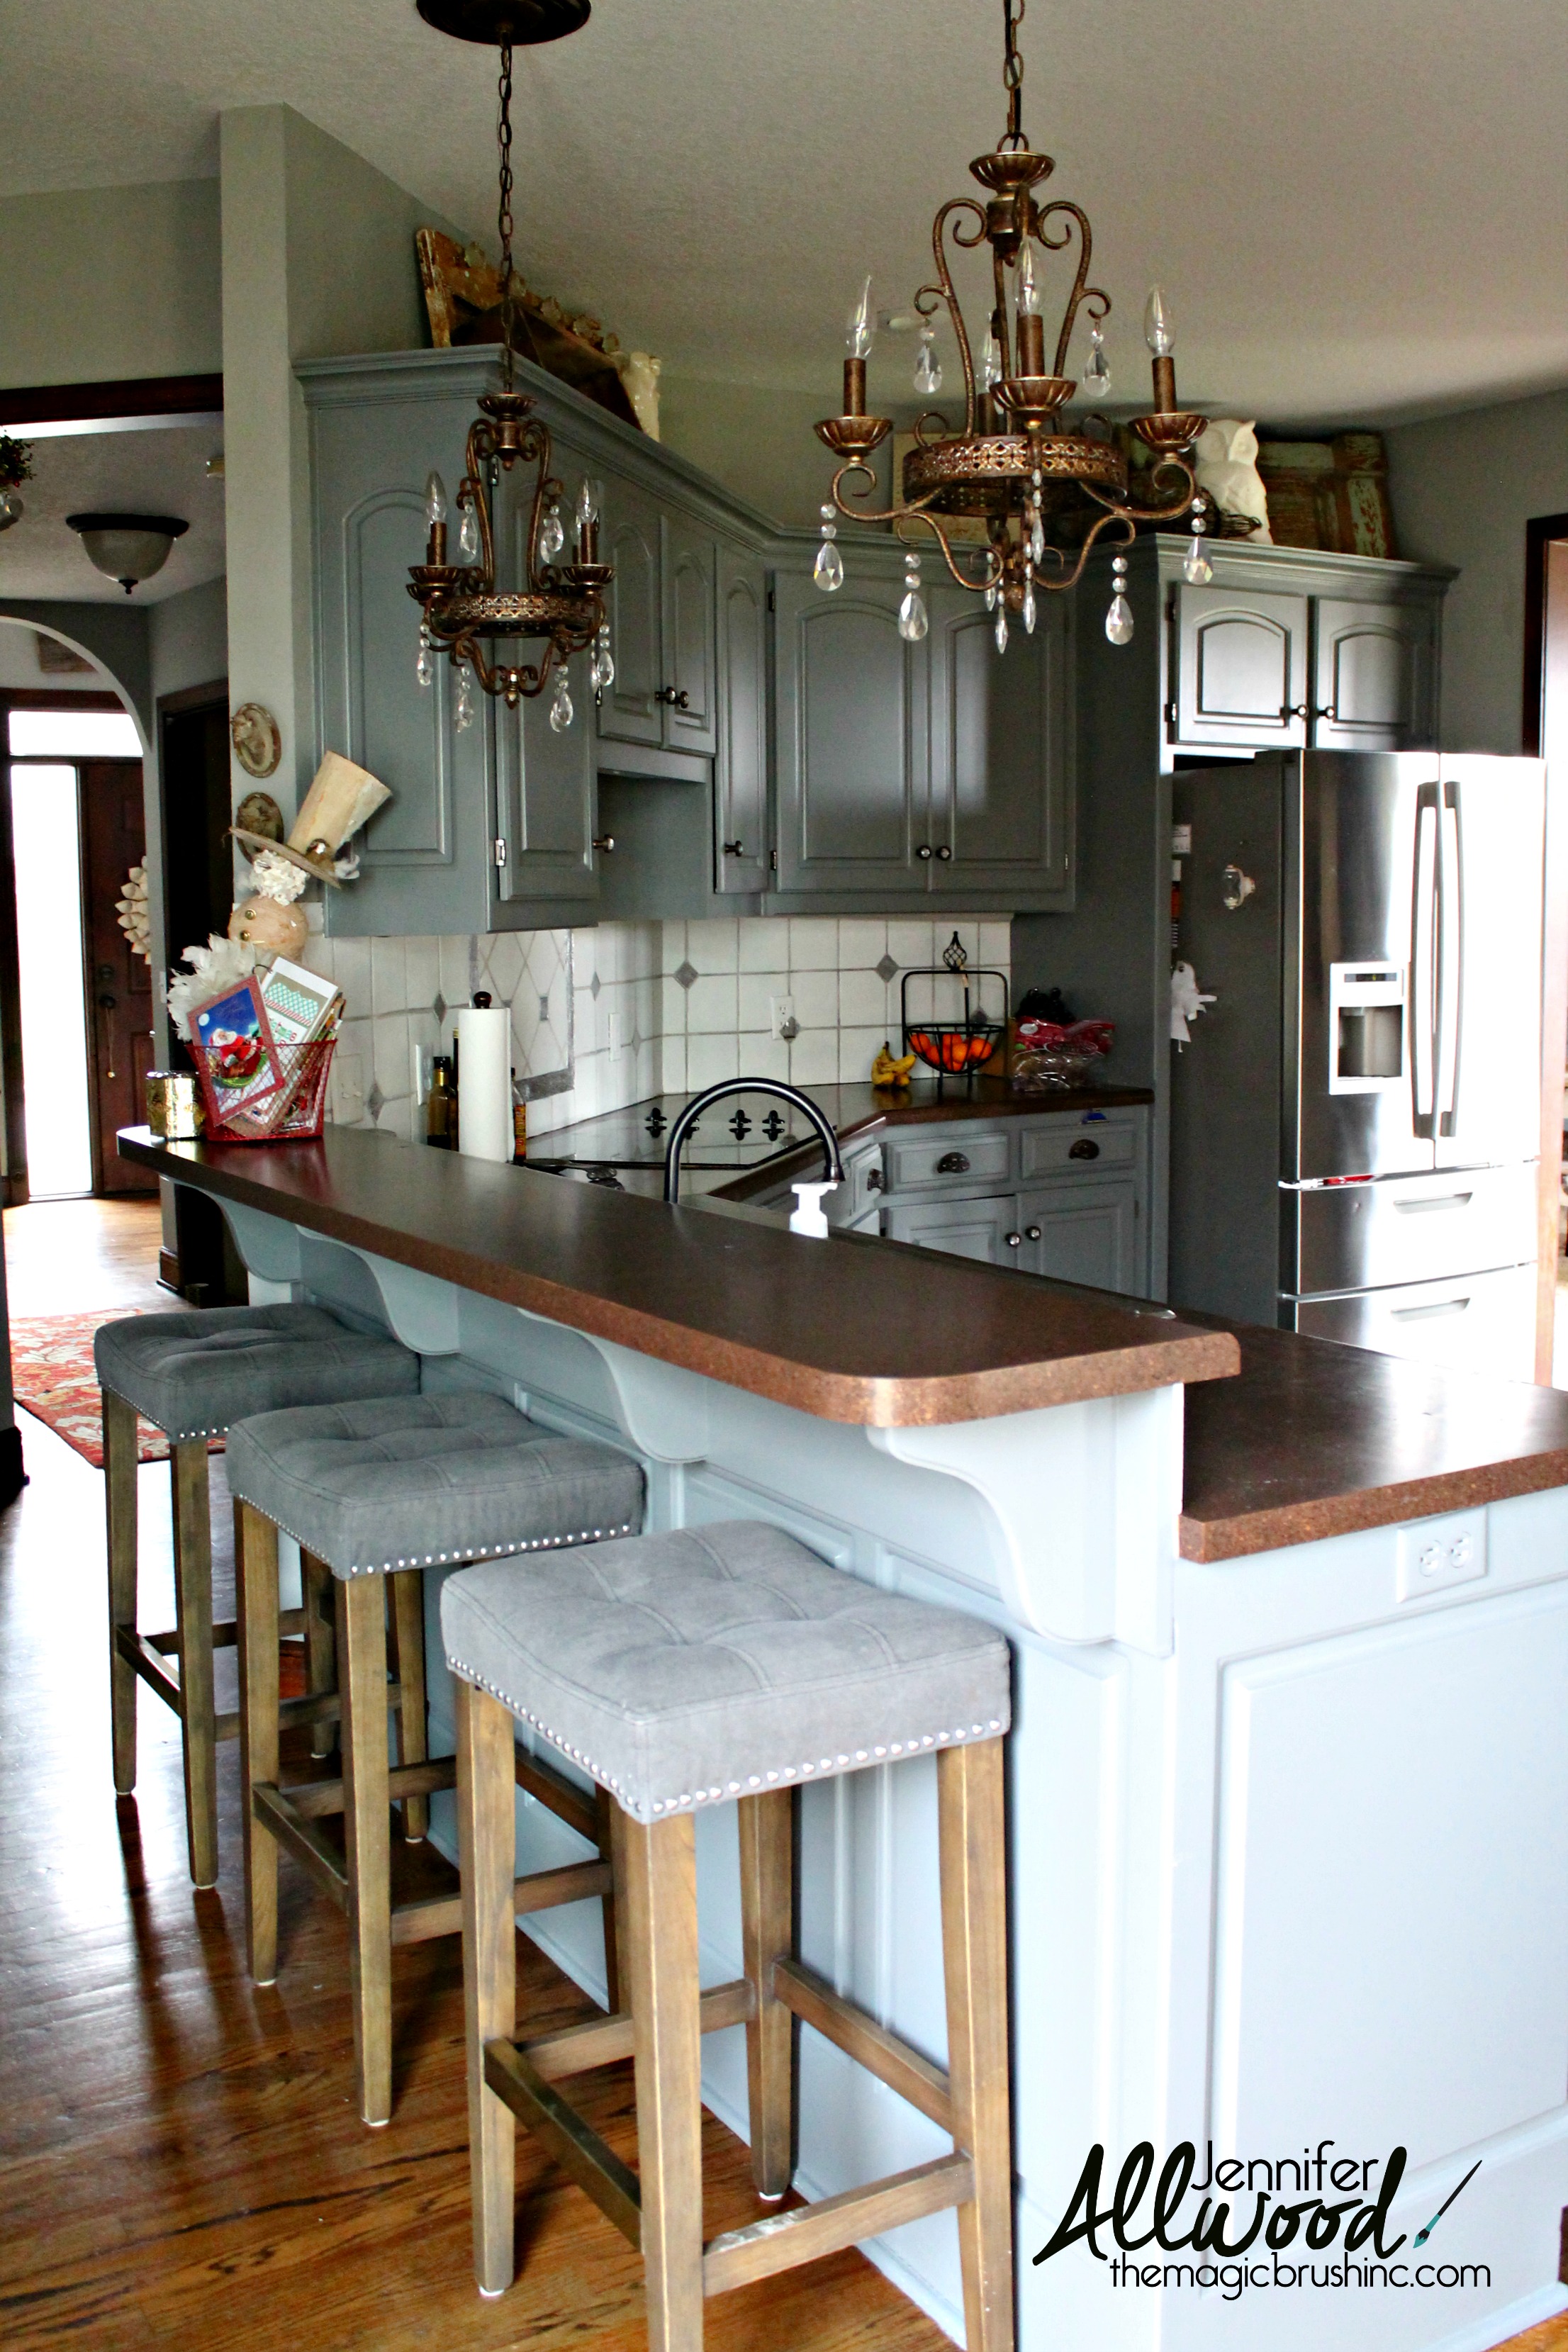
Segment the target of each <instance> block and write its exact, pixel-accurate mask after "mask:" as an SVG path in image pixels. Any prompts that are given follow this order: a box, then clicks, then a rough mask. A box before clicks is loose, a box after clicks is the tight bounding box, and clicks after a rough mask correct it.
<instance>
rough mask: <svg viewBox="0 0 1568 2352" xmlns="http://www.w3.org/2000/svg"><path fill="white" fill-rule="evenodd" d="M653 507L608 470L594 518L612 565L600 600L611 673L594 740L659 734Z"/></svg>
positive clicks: (660, 663)
mask: <svg viewBox="0 0 1568 2352" xmlns="http://www.w3.org/2000/svg"><path fill="white" fill-rule="evenodd" d="M659 521H660V518H659V512H658V507H657V506H656V505H655V503H654V501H653V500H652V499H650V498H647V497H646V496H645V494H644V493H643V492H642V491H641V490H637V489H634V488H632V486H631V484H630V483H629V482H623V481H621V480H619V479H618V478H616V476H614V475H612V476H611V477H610V478H609V479H608V480H607V481H606V482H605V507H604V512H603V514H602V516H601V518H600V523H599V546H600V551H601V553H602V555H603V558H604V561H605V562H606V563H609V564H612V565H613V566H614V567H615V575H616V576H615V578H614V579H613V580H612V582H611V583H610V588H609V594H608V597H607V600H606V604H607V609H608V612H609V616H610V652H611V655H612V656H613V657H614V660H615V665H616V675H615V678H614V680H613V682H612V683H611V684H610V685H609V686H608V687H607V688H605V693H604V696H603V698H602V699H601V701H600V703H599V712H598V731H599V740H600V741H601V742H602V743H659V744H662V743H663V741H664V740H665V739H664V706H663V705H662V703H661V702H660V701H659V699H658V690H659V688H660V687H661V686H662V685H663V683H664V647H663V635H664V622H663V610H662V597H661V593H660V587H659Z"/></svg>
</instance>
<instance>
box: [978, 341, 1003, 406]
mask: <svg viewBox="0 0 1568 2352" xmlns="http://www.w3.org/2000/svg"><path fill="white" fill-rule="evenodd" d="M1001 376H1002V346H1001V344H1000V343H999V342H998V341H997V340H996V333H995V330H994V328H992V327H987V328H986V330H985V341H984V342H983V343H982V344H981V346H980V389H981V391H982V392H989V391H990V389H991V387H992V385H993V384H994V383H999V382H1000V381H1001Z"/></svg>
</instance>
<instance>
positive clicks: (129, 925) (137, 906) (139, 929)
mask: <svg viewBox="0 0 1568 2352" xmlns="http://www.w3.org/2000/svg"><path fill="white" fill-rule="evenodd" d="M115 908H116V911H117V913H118V914H119V917H120V928H121V930H122V931H123V932H124V934H125V936H126V938H127V939H128V940H130V942H131V944H132V947H133V948H134V949H135V950H136V952H137V954H138V955H139V956H140V957H141V959H142V962H143V963H151V962H152V961H153V950H152V949H151V948H150V947H149V945H148V943H147V867H146V865H145V862H143V863H142V864H141V865H138V866H132V868H131V871H130V873H129V874H128V875H127V876H126V877H125V887H124V889H123V890H122V891H121V894H120V897H119V898H118V899H117V900H116V901H115Z"/></svg>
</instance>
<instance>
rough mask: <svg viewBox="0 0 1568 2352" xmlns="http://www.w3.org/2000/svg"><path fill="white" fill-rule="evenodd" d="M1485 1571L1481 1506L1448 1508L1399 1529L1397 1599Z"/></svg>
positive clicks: (1463, 1581) (1466, 1581)
mask: <svg viewBox="0 0 1568 2352" xmlns="http://www.w3.org/2000/svg"><path fill="white" fill-rule="evenodd" d="M1486 1572H1487V1515H1486V1513H1485V1511H1484V1510H1482V1511H1451V1512H1450V1513H1449V1514H1448V1515H1447V1517H1446V1518H1441V1519H1418V1520H1417V1521H1416V1522H1415V1526H1414V1527H1408V1528H1400V1530H1399V1556H1398V1567H1397V1570H1396V1583H1395V1590H1396V1591H1397V1594H1398V1597H1399V1599H1400V1600H1401V1601H1419V1600H1420V1599H1421V1597H1422V1595H1423V1594H1424V1593H1427V1592H1436V1591H1441V1590H1442V1588H1443V1587H1444V1586H1445V1585H1447V1584H1471V1583H1473V1582H1474V1581H1475V1580H1476V1579H1477V1578H1478V1577H1481V1576H1484V1575H1485V1574H1486Z"/></svg>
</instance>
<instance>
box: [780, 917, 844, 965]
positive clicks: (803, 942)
mask: <svg viewBox="0 0 1568 2352" xmlns="http://www.w3.org/2000/svg"><path fill="white" fill-rule="evenodd" d="M789 968H790V970H791V971H837V968H838V920H837V916H834V915H792V916H791V917H790V918H789Z"/></svg>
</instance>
